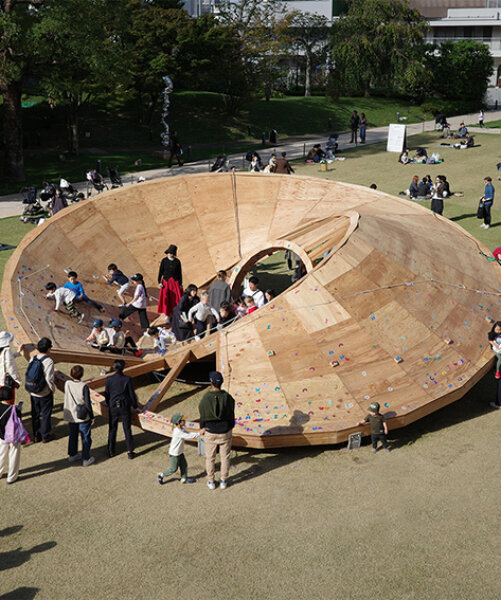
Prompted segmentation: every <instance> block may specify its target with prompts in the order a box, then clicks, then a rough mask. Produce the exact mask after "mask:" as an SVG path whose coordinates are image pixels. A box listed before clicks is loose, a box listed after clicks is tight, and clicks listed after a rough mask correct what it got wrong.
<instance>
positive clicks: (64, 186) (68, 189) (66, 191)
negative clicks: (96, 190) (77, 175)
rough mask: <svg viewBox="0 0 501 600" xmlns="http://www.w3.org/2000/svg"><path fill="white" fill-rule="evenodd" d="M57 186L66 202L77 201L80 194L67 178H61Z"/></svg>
mask: <svg viewBox="0 0 501 600" xmlns="http://www.w3.org/2000/svg"><path fill="white" fill-rule="evenodd" d="M59 187H60V188H61V192H62V193H63V196H64V197H65V198H66V200H67V201H68V202H78V201H79V199H80V196H79V193H78V190H77V188H76V187H73V186H72V185H71V183H70V182H69V181H68V180H67V179H61V180H60V181H59Z"/></svg>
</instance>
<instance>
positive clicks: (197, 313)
mask: <svg viewBox="0 0 501 600" xmlns="http://www.w3.org/2000/svg"><path fill="white" fill-rule="evenodd" d="M211 316H213V317H214V318H215V319H216V321H217V322H218V323H219V321H220V316H219V313H218V312H217V310H216V309H214V308H212V306H211V305H210V304H209V292H202V293H201V294H200V302H199V303H198V304H195V306H192V307H191V308H190V310H189V311H188V321H190V322H191V323H194V324H195V327H196V335H195V339H197V338H198V339H200V337H199V336H201V335H203V334H204V332H205V331H206V329H207V325H208V321H209V319H210V318H211Z"/></svg>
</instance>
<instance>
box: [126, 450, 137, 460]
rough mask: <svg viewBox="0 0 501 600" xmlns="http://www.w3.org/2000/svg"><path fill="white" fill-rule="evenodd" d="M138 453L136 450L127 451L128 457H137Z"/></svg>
mask: <svg viewBox="0 0 501 600" xmlns="http://www.w3.org/2000/svg"><path fill="white" fill-rule="evenodd" d="M136 456H137V454H136V453H135V452H127V458H128V459H130V460H132V459H134V458H136Z"/></svg>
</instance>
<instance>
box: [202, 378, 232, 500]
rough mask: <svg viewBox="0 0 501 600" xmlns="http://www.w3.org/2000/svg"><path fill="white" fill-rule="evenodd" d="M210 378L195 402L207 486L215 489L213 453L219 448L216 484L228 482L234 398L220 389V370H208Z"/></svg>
mask: <svg viewBox="0 0 501 600" xmlns="http://www.w3.org/2000/svg"><path fill="white" fill-rule="evenodd" d="M209 380H210V389H209V390H208V391H207V392H205V394H204V395H203V397H202V399H201V400H200V404H199V405H198V410H199V413H200V432H202V431H203V432H204V439H205V468H206V471H207V485H208V487H209V489H210V490H215V489H216V483H215V481H214V474H215V464H216V454H217V451H218V448H219V455H220V457H221V479H220V480H219V485H220V487H221V489H222V490H224V489H226V487H227V485H228V475H229V472H230V452H231V438H232V430H233V427H234V426H235V400H234V399H233V398H232V397H231V396H230V394H228V392H226V391H224V390H222V389H221V386H222V385H223V376H222V374H221V373H220V372H219V371H211V372H210V373H209Z"/></svg>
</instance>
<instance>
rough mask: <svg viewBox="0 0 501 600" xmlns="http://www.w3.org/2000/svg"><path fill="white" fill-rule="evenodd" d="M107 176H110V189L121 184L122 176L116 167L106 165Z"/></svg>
mask: <svg viewBox="0 0 501 600" xmlns="http://www.w3.org/2000/svg"><path fill="white" fill-rule="evenodd" d="M108 177H109V178H110V181H111V189H112V190H113V189H114V188H117V187H122V186H123V183H122V178H121V177H120V172H119V170H118V167H108Z"/></svg>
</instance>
